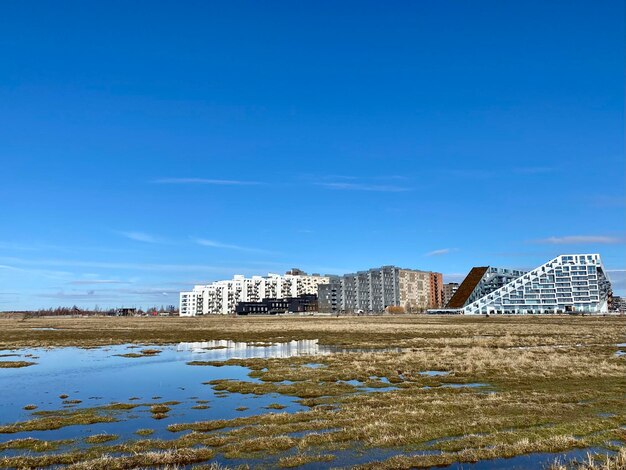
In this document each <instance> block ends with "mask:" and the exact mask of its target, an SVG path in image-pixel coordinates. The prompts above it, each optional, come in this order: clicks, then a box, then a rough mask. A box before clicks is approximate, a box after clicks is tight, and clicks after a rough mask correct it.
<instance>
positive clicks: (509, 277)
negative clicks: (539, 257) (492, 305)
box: [445, 266, 526, 308]
mask: <svg viewBox="0 0 626 470" xmlns="http://www.w3.org/2000/svg"><path fill="white" fill-rule="evenodd" d="M524 274H526V271H522V270H519V269H510V268H496V267H494V266H480V267H474V268H472V269H471V270H470V272H469V273H468V275H467V276H466V277H465V279H463V282H462V283H461V284H460V285H459V286H458V288H457V289H456V291H455V293H454V295H452V297H451V298H450V300H449V301H448V302H447V303H446V304H445V306H446V308H463V307H465V306H466V305H469V304H471V303H472V302H474V301H476V300H478V299H480V298H481V297H484V296H486V295H487V294H490V293H492V292H493V291H495V290H497V289H499V288H501V287H502V286H504V285H506V284H508V283H509V282H511V281H514V280H515V279H517V278H519V277H520V276H522V275H524Z"/></svg>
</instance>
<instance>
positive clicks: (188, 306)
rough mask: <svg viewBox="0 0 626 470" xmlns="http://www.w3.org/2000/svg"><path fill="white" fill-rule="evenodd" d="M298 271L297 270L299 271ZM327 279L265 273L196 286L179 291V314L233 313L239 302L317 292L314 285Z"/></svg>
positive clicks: (324, 277)
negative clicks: (265, 274) (189, 289)
mask: <svg viewBox="0 0 626 470" xmlns="http://www.w3.org/2000/svg"><path fill="white" fill-rule="evenodd" d="M300 272H301V271H300ZM327 282H328V277H327V276H318V275H307V274H285V275H279V274H272V273H270V274H268V275H267V276H252V277H251V278H246V277H244V276H242V275H235V276H234V277H233V279H229V280H225V281H216V282H213V283H211V284H207V285H197V286H194V288H193V289H192V290H191V291H188V292H181V293H180V316H183V317H185V316H196V315H228V314H233V313H235V310H236V306H237V304H238V303H239V302H260V301H261V300H263V299H269V298H272V299H285V298H293V297H299V296H302V295H305V294H317V286H318V285H319V284H324V283H327Z"/></svg>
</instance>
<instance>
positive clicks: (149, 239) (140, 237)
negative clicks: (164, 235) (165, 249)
mask: <svg viewBox="0 0 626 470" xmlns="http://www.w3.org/2000/svg"><path fill="white" fill-rule="evenodd" d="M116 233H117V234H119V235H121V236H123V237H126V238H128V239H130V240H134V241H136V242H142V243H162V242H163V241H162V240H161V239H160V238H158V237H155V236H154V235H150V234H149V233H145V232H135V231H131V232H124V231H117V232H116Z"/></svg>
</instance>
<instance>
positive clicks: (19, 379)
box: [0, 342, 310, 442]
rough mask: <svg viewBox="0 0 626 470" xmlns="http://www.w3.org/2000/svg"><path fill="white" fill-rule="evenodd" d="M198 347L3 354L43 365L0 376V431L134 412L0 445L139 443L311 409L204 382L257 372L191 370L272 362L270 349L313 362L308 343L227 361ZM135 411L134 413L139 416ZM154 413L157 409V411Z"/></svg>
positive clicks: (0, 437) (242, 352)
mask: <svg viewBox="0 0 626 470" xmlns="http://www.w3.org/2000/svg"><path fill="white" fill-rule="evenodd" d="M194 345H195V343H181V344H179V345H176V346H159V347H158V353H152V354H142V353H140V352H139V351H144V353H145V352H146V350H148V352H150V351H151V350H152V348H150V347H149V346H140V348H141V349H139V348H137V347H136V345H121V346H108V347H106V348H92V349H81V348H74V347H67V348H52V349H44V348H35V349H20V350H11V351H0V354H20V355H22V356H38V357H39V359H38V360H37V364H36V365H34V366H31V367H30V369H32V371H27V370H26V369H29V368H22V369H0V388H1V389H2V400H0V426H1V425H7V424H10V423H14V422H22V421H28V420H32V419H34V418H37V417H40V416H41V415H37V414H36V413H40V412H51V411H58V412H59V413H67V412H74V411H77V410H81V409H86V408H89V409H92V408H94V407H103V406H107V405H110V404H112V403H121V404H124V405H129V406H128V408H126V407H122V408H120V409H115V410H113V411H109V410H107V411H106V415H107V416H108V415H109V414H110V415H111V417H112V418H113V419H115V420H117V421H112V422H101V423H94V424H88V425H71V426H67V427H62V428H60V429H56V430H34V431H22V432H16V433H4V432H0V442H5V441H8V440H12V439H20V438H25V437H33V438H37V439H55V440H57V439H77V440H79V441H82V440H83V439H84V438H86V437H88V436H90V435H93V434H103V433H105V434H116V435H119V436H120V441H121V440H124V439H130V438H137V436H136V435H135V434H134V433H135V431H137V430H138V429H154V434H152V435H151V437H152V438H163V439H171V438H172V437H173V436H172V434H171V433H170V432H169V431H167V429H166V427H167V425H168V424H172V423H177V422H193V421H202V420H215V419H232V418H237V417H242V416H252V415H258V414H264V413H271V412H290V413H293V412H297V411H303V410H307V409H308V408H307V407H305V406H303V405H301V404H299V403H298V402H297V398H296V397H289V396H284V395H279V394H273V393H272V394H266V395H260V396H257V395H243V394H239V393H220V392H219V391H214V390H213V389H212V388H211V387H207V386H206V385H203V382H207V381H210V380H215V379H230V380H242V381H257V380H258V379H254V378H251V377H249V376H248V374H249V373H250V369H248V368H246V367H240V366H230V365H227V366H223V367H190V366H188V365H187V362H189V361H192V360H201V359H202V360H203V359H206V357H207V354H208V355H211V356H213V357H212V359H213V358H214V359H218V358H219V359H222V360H225V359H229V358H230V357H237V356H239V357H259V355H260V356H261V357H271V356H270V355H269V353H267V351H260V350H263V349H267V348H274V349H273V350H272V353H275V354H283V355H285V354H288V355H297V354H308V353H309V351H310V344H307V343H306V342H305V343H303V344H295V345H293V346H292V347H287V348H285V347H283V348H276V347H275V346H269V347H267V348H266V347H252V348H249V349H242V348H233V350H232V351H231V352H230V353H229V354H225V351H227V349H215V350H211V351H209V352H208V353H207V352H206V351H205V350H202V351H199V350H198V348H197V347H196V346H194ZM290 346H291V345H290ZM149 348H150V349H149ZM154 349H156V348H154ZM129 354H137V355H136V356H129ZM283 357H289V356H283ZM163 403H169V404H167V405H165V406H167V407H168V408H169V410H167V412H165V413H158V411H159V410H160V409H161V408H162V407H161V408H159V405H160V404H163ZM277 404H278V405H280V406H281V408H280V409H278V407H277V406H276V405H277ZM130 405H133V406H132V408H131V407H130ZM153 405H155V406H157V408H152V406H153ZM270 405H273V406H270ZM25 407H26V408H27V409H24V408H25ZM151 408H152V410H153V411H151ZM244 408H245V409H244ZM162 409H163V410H164V409H165V408H162ZM59 410H60V411H59ZM154 410H157V412H154ZM98 413H99V412H98ZM54 416H56V415H54ZM155 418H158V419H155Z"/></svg>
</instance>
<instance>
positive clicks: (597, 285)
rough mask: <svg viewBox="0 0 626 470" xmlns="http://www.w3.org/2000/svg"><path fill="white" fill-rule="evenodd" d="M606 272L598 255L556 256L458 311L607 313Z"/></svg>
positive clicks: (607, 287) (608, 292)
mask: <svg viewBox="0 0 626 470" xmlns="http://www.w3.org/2000/svg"><path fill="white" fill-rule="evenodd" d="M605 273H606V271H605V269H604V266H603V264H602V260H601V258H600V255H599V254H575V255H561V256H557V257H556V258H554V259H552V260H550V261H548V262H547V263H545V264H543V265H542V266H539V267H538V268H536V269H533V270H532V271H529V272H525V273H523V274H522V275H521V276H518V277H517V278H515V279H514V280H512V281H510V282H508V283H506V284H504V285H503V286H501V287H499V288H497V289H495V290H493V291H491V292H489V293H487V294H485V295H483V296H481V297H479V298H477V299H475V300H473V301H471V302H469V303H467V304H466V305H465V306H463V307H462V309H461V313H464V314H466V315H476V314H498V313H503V314H507V313H508V314H533V313H606V312H608V310H609V306H608V302H609V297H610V293H611V284H610V281H609V279H608V278H607V276H606V274H605ZM460 290H461V289H460V288H459V291H460ZM457 293H458V292H457Z"/></svg>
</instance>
